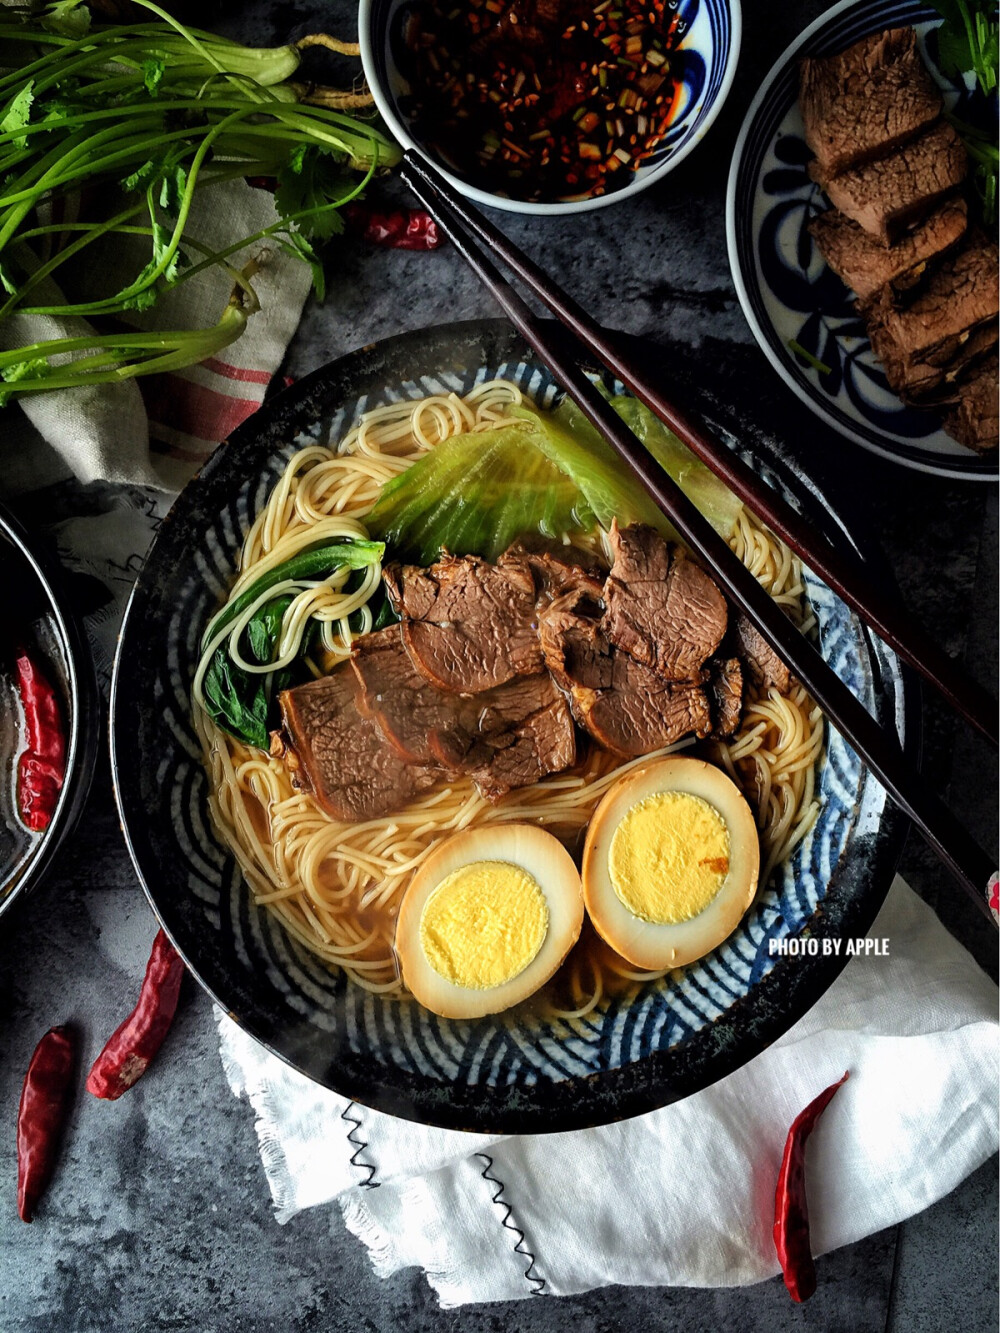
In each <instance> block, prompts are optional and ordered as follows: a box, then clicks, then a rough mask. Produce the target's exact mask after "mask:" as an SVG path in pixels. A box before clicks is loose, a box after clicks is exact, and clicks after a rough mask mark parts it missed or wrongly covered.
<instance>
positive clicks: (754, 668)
mask: <svg viewBox="0 0 1000 1333" xmlns="http://www.w3.org/2000/svg"><path fill="white" fill-rule="evenodd" d="M733 639H734V641H735V645H736V652H737V653H738V654H739V657H740V660H741V661H742V662H743V664H744V665H745V666H746V668H747V670H748V671H749V672H750V676H751V679H752V680H754V681H756V683H757V684H758V685H763V686H765V687H766V688H770V686H772V685H773V686H774V687H775V688H776V689H777V690H778V693H779V694H787V693H788V690H789V687H790V686H791V683H792V676H791V672H790V671H789V670H788V667H786V666H785V664H784V662H783V661H782V660H781V658H780V657H779V656H778V654H777V653H776V652H775V651H774V649H773V648H772V647H771V645H770V644H769V643H768V642H767V640H766V639H765V638H764V636H763V635H762V634H761V632H760V630H758V629H757V627H756V626H755V625H754V624H752V622H751V621H749V620H748V619H747V617H746V616H745V615H744V614H743V612H742V611H737V612H736V614H735V615H734V616H733Z"/></svg>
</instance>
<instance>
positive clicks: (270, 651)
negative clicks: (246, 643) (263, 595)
mask: <svg viewBox="0 0 1000 1333" xmlns="http://www.w3.org/2000/svg"><path fill="white" fill-rule="evenodd" d="M291 600H292V599H291V598H290V597H276V598H275V599H274V601H273V602H267V603H266V604H265V605H264V606H262V607H261V608H260V610H259V611H258V612H257V614H256V615H255V616H254V617H253V619H252V620H251V621H250V622H249V624H248V625H247V638H248V639H249V640H250V650H251V652H252V653H253V655H254V657H255V658H256V659H257V661H258V662H260V663H261V665H263V664H264V663H265V662H271V661H273V659H274V654H275V648H276V647H277V644H278V637H279V635H280V634H281V621H282V618H283V617H284V614H285V612H286V611H287V610H288V607H289V605H290V604H291Z"/></svg>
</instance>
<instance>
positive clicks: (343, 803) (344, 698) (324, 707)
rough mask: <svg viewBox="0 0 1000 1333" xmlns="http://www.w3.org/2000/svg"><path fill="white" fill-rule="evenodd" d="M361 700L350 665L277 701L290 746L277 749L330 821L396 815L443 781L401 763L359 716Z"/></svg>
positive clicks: (373, 724)
mask: <svg viewBox="0 0 1000 1333" xmlns="http://www.w3.org/2000/svg"><path fill="white" fill-rule="evenodd" d="M359 697H360V688H359V686H358V682H357V678H356V676H355V674H354V672H353V671H352V670H351V668H350V666H349V665H347V664H345V665H344V666H342V667H338V668H337V670H336V671H334V672H332V673H331V674H330V675H329V676H323V677H321V678H320V679H319V680H312V681H309V682H308V684H306V685H299V686H297V687H296V688H295V689H293V690H285V691H283V693H282V694H281V695H280V696H279V700H280V703H281V713H282V717H283V719H284V724H285V732H286V734H287V738H288V744H287V745H285V744H284V743H283V742H282V741H281V739H280V738H279V740H278V743H277V745H276V746H275V750H276V752H278V753H282V754H283V758H284V760H285V763H286V764H287V765H288V767H289V769H290V770H291V771H292V774H293V778H294V780H295V781H296V783H297V784H299V785H301V786H304V787H307V788H308V789H309V790H310V791H312V793H313V795H314V796H315V797H316V799H317V801H319V803H320V805H322V806H323V808H324V809H325V810H327V811H329V813H330V814H331V815H333V817H334V819H343V820H365V819H378V818H379V817H380V816H382V815H387V814H391V813H392V812H393V811H396V810H401V809H402V808H403V807H404V806H405V805H406V804H407V803H408V802H409V801H411V800H412V799H413V798H414V797H415V796H417V795H419V794H420V792H422V791H426V790H427V788H428V787H431V786H433V784H434V783H435V782H436V781H437V779H438V777H439V776H440V773H439V771H438V770H437V769H436V768H429V767H423V766H420V765H413V764H407V763H404V762H403V760H402V759H401V758H400V756H399V755H398V754H397V752H396V751H395V750H394V749H393V747H392V746H391V745H390V744H389V742H388V741H387V740H386V738H385V736H384V735H383V733H382V730H381V728H380V727H379V726H378V724H377V723H376V722H375V721H373V720H372V719H371V718H368V717H365V716H364V715H363V714H362V712H361V710H360V708H359V706H358V704H359Z"/></svg>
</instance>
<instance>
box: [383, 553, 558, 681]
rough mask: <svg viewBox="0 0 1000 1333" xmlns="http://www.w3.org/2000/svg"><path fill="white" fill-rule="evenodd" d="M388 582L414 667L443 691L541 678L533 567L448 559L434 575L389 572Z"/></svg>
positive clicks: (430, 571) (396, 568)
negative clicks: (534, 676)
mask: <svg viewBox="0 0 1000 1333" xmlns="http://www.w3.org/2000/svg"><path fill="white" fill-rule="evenodd" d="M383 578H384V580H385V585H386V589H387V590H388V593H389V597H390V599H391V601H392V603H393V606H394V607H395V609H396V610H397V611H398V612H399V613H400V614H401V615H402V617H403V627H402V633H403V640H404V642H405V644H406V647H407V650H408V651H409V654H410V656H411V657H412V659H413V662H414V664H415V665H416V667H417V668H418V669H419V670H420V671H421V673H422V674H423V675H424V676H425V677H426V678H427V679H428V680H429V681H431V682H432V683H433V684H435V685H437V686H438V688H439V689H442V690H450V691H452V692H454V693H456V694H478V693H479V692H480V691H481V690H488V689H490V688H491V687H493V686H495V685H502V684H503V683H504V681H507V680H513V679H514V678H515V677H517V676H530V675H533V674H534V673H536V672H538V671H541V669H542V651H541V648H540V647H539V644H538V635H537V633H536V630H535V581H534V577H533V575H532V572H531V570H530V568H529V567H528V565H527V563H526V561H524V560H519V559H516V558H514V557H511V558H509V559H506V560H504V561H503V563H502V564H496V565H491V564H488V563H487V562H486V561H485V560H480V559H479V557H478V556H471V555H470V556H462V557H454V556H446V557H445V558H444V559H443V560H440V561H438V563H437V564H434V565H430V566H429V567H428V568H427V569H420V568H418V567H416V566H413V565H403V566H401V565H389V566H387V567H386V569H385V570H384V571H383Z"/></svg>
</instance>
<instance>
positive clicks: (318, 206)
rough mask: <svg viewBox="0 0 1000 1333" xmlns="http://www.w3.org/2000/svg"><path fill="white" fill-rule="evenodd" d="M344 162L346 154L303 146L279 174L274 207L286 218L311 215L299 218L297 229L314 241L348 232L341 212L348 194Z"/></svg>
mask: <svg viewBox="0 0 1000 1333" xmlns="http://www.w3.org/2000/svg"><path fill="white" fill-rule="evenodd" d="M344 160H345V159H344V155H343V154H342V153H335V152H330V151H326V150H324V149H321V148H318V147H316V146H314V145H304V144H302V145H299V146H298V147H297V148H296V149H295V151H294V152H293V153H292V155H291V157H290V158H289V160H288V163H287V164H286V165H285V166H284V167H283V168H282V169H281V170H280V171H279V172H278V177H277V180H278V184H277V188H276V189H275V192H274V206H275V208H277V210H278V213H279V215H280V216H281V217H283V218H291V217H294V215H295V214H298V213H303V212H309V213H310V216H309V217H307V218H299V219H298V221H296V223H295V226H296V228H297V229H298V231H299V232H301V233H304V234H305V235H306V236H307V237H308V238H309V239H310V240H314V241H325V240H328V239H329V238H330V237H331V236H339V235H340V233H341V232H342V231H343V230H344V220H343V218H342V217H341V216H340V213H339V212H338V208H339V205H340V201H341V200H342V199H343V198H344V196H345V194H347V192H348V189H347V186H346V185H345V177H344V172H343V163H344Z"/></svg>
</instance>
